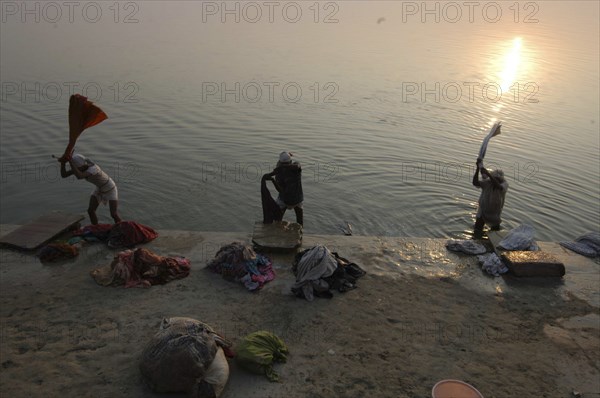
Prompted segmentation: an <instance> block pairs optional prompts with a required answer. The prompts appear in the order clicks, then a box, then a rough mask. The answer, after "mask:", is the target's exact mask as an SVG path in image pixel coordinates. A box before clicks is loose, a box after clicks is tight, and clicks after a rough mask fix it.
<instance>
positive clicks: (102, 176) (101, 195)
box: [59, 153, 121, 225]
mask: <svg viewBox="0 0 600 398" xmlns="http://www.w3.org/2000/svg"><path fill="white" fill-rule="evenodd" d="M67 161H68V162H69V165H70V166H71V170H68V171H67V169H66V168H65V164H66V163H67ZM59 162H60V175H61V177H62V178H67V177H69V176H71V175H74V176H75V177H77V179H78V180H81V179H85V180H86V181H88V182H90V183H92V184H94V185H95V186H96V188H95V189H94V191H92V195H91V196H90V203H89V206H88V215H89V216H90V222H91V223H92V224H94V225H96V224H98V217H97V216H96V209H97V208H98V206H99V205H100V203H102V204H106V203H107V202H108V204H109V208H110V215H111V217H112V218H113V220H114V221H115V223H119V222H121V217H119V213H118V212H117V208H118V205H119V193H118V191H117V185H116V184H115V182H114V181H113V179H112V178H110V177H109V176H108V174H106V173H105V172H104V171H102V169H101V168H100V167H99V166H98V165H96V164H94V162H92V161H91V160H90V159H87V158H86V157H84V156H83V155H80V154H78V153H76V154H74V155H73V156H71V157H70V158H68V160H67V159H62V158H61V159H59Z"/></svg>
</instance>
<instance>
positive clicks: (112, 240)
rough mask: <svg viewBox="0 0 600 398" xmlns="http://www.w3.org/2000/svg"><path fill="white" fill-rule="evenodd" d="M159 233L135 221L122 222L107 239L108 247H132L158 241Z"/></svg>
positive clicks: (113, 228) (115, 226)
mask: <svg viewBox="0 0 600 398" xmlns="http://www.w3.org/2000/svg"><path fill="white" fill-rule="evenodd" d="M157 236H158V233H157V232H156V231H155V230H154V229H152V228H150V227H147V226H145V225H142V224H139V223H137V222H135V221H121V222H120V223H117V224H115V225H114V226H113V227H112V228H111V230H110V232H109V234H108V238H107V244H108V247H111V248H119V247H132V246H135V245H138V244H141V243H147V242H150V241H151V240H154V239H156V237H157Z"/></svg>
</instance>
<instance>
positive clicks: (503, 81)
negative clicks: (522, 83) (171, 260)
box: [500, 37, 522, 92]
mask: <svg viewBox="0 0 600 398" xmlns="http://www.w3.org/2000/svg"><path fill="white" fill-rule="evenodd" d="M521 45H522V40H521V38H520V37H517V38H515V39H514V40H513V46H512V49H511V50H510V52H508V53H507V54H506V55H505V57H504V69H502V72H501V74H500V88H501V89H502V92H506V91H508V89H509V87H510V86H511V85H512V84H513V82H514V81H515V78H516V76H517V70H518V68H519V64H520V63H521Z"/></svg>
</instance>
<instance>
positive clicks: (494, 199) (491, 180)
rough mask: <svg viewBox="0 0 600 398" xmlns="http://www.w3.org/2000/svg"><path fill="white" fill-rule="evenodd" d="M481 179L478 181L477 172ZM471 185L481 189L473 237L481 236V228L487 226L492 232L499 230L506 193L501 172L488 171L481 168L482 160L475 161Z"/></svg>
mask: <svg viewBox="0 0 600 398" xmlns="http://www.w3.org/2000/svg"><path fill="white" fill-rule="evenodd" d="M480 169H481V175H482V176H483V178H482V179H481V180H480V179H479V170H480ZM473 185H475V186H476V187H478V188H481V195H480V196H479V209H478V210H477V216H476V219H475V235H476V236H481V234H482V233H483V227H484V225H485V224H487V225H488V226H489V227H490V228H491V230H492V231H497V230H499V229H500V223H501V222H502V220H501V218H500V215H501V214H502V208H503V207H504V197H505V196H506V191H508V182H506V180H505V179H504V173H503V172H502V170H494V171H492V172H490V171H488V170H487V169H486V168H485V167H483V160H482V159H481V158H478V159H477V163H476V167H475V174H474V175H473Z"/></svg>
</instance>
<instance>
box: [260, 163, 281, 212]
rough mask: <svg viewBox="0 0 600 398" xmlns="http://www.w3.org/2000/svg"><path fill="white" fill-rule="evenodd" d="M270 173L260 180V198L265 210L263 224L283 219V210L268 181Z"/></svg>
mask: <svg viewBox="0 0 600 398" xmlns="http://www.w3.org/2000/svg"><path fill="white" fill-rule="evenodd" d="M268 179H269V174H265V175H263V177H262V179H261V180H260V200H261V203H262V210H263V224H272V223H273V221H281V220H282V219H283V210H282V209H281V208H280V207H279V206H278V205H277V202H276V201H275V199H273V197H272V196H271V192H269V188H267V181H268Z"/></svg>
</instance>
